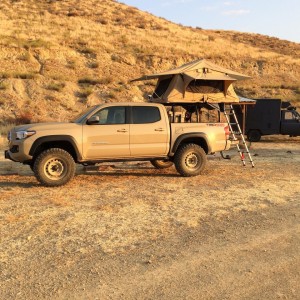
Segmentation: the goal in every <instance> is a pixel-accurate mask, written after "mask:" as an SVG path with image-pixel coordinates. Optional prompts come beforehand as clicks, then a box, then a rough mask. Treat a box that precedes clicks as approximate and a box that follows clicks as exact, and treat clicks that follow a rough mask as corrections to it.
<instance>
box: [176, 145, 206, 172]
mask: <svg viewBox="0 0 300 300" xmlns="http://www.w3.org/2000/svg"><path fill="white" fill-rule="evenodd" d="M174 163H175V167H176V170H177V172H178V173H179V174H180V175H182V176H185V177H189V176H196V175H199V174H200V173H201V172H202V171H203V170H204V168H205V166H206V163H207V157H206V154H205V152H204V150H203V149H202V148H201V147H200V146H198V145H196V144H186V145H183V146H182V147H180V148H179V149H178V150H177V152H176V154H175V158H174Z"/></svg>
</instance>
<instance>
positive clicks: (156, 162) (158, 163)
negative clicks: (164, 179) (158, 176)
mask: <svg viewBox="0 0 300 300" xmlns="http://www.w3.org/2000/svg"><path fill="white" fill-rule="evenodd" d="M150 162H151V164H152V166H154V167H155V168H156V169H166V168H170V167H172V165H173V162H172V161H170V160H168V159H153V160H150Z"/></svg>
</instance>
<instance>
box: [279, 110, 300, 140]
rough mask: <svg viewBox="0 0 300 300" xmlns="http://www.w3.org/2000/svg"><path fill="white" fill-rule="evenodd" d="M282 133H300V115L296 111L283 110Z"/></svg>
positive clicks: (295, 134) (296, 134)
mask: <svg viewBox="0 0 300 300" xmlns="http://www.w3.org/2000/svg"><path fill="white" fill-rule="evenodd" d="M281 134H288V135H294V136H299V135H300V117H299V115H298V113H297V112H296V111H293V110H286V111H282V118H281Z"/></svg>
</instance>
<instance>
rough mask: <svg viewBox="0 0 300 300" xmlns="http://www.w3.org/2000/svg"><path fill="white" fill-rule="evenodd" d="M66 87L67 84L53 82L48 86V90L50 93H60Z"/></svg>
mask: <svg viewBox="0 0 300 300" xmlns="http://www.w3.org/2000/svg"><path fill="white" fill-rule="evenodd" d="M65 86H66V84H65V83H64V82H58V83H56V82H52V83H50V84H48V85H47V86H46V89H47V90H50V91H56V92H60V91H61V90H62V89H63V88H64V87H65Z"/></svg>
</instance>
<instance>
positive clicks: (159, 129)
mask: <svg viewBox="0 0 300 300" xmlns="http://www.w3.org/2000/svg"><path fill="white" fill-rule="evenodd" d="M154 130H155V131H165V130H164V129H163V128H156V129H154Z"/></svg>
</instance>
